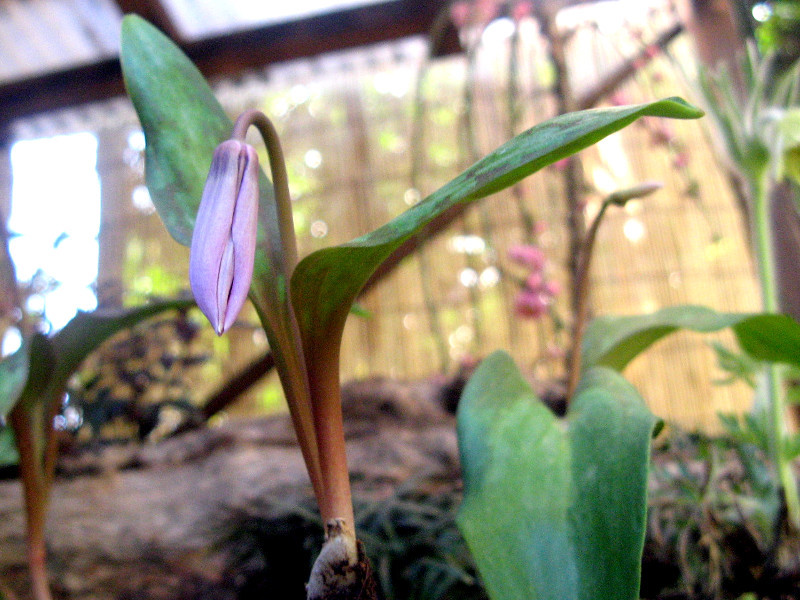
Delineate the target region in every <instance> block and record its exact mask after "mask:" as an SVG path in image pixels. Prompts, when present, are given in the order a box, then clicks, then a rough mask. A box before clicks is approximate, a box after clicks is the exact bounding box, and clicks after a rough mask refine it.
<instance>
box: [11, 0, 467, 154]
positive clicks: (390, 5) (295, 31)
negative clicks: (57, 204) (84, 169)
mask: <svg viewBox="0 0 800 600" xmlns="http://www.w3.org/2000/svg"><path fill="white" fill-rule="evenodd" d="M122 4H125V2H124V1H123V2H121V5H122ZM133 4H138V3H133ZM147 4H148V5H153V4H154V3H152V2H148V3H147ZM155 4H158V3H157V2H156V3H155ZM443 6H444V5H443V4H442V3H441V2H439V0H391V1H388V2H382V3H379V4H374V5H368V6H363V7H359V8H353V9H349V10H343V11H339V12H334V13H328V14H322V15H314V16H310V17H306V18H303V19H300V20H297V21H291V22H286V23H272V24H269V25H265V26H263V27H259V28H256V29H250V30H246V31H240V32H234V33H229V34H225V35H220V36H215V37H211V38H207V39H202V40H199V41H193V42H187V43H180V42H178V44H179V45H180V46H181V47H182V49H183V50H184V51H185V52H186V53H187V54H188V55H189V57H190V58H191V59H192V60H194V61H195V63H196V64H197V66H198V67H199V68H200V70H201V71H202V72H203V74H204V75H205V76H206V77H207V78H209V79H215V78H219V77H223V76H231V75H237V74H239V73H241V72H242V71H246V70H247V69H256V68H261V67H264V66H265V65H268V64H271V63H276V62H282V61H287V60H292V59H296V58H302V57H308V56H313V55H317V54H322V53H325V52H332V51H336V50H342V49H345V48H352V47H356V46H363V45H367V44H373V43H377V42H382V41H388V40H393V39H398V38H402V37H406V36H411V35H418V34H427V33H428V31H429V30H430V28H431V26H432V24H433V23H434V20H435V19H436V16H437V14H438V13H439V11H440V10H442V7H443ZM162 25H163V23H162ZM451 30H452V26H451ZM444 40H445V41H446V43H445V44H444V46H443V48H442V51H441V53H442V54H444V53H452V52H455V51H458V50H459V48H458V45H457V44H458V38H457V35H455V30H452V31H450V32H449V34H448V35H446V36H445V37H444ZM123 92H124V87H123V83H122V74H121V69H120V66H119V60H118V59H117V58H110V59H106V60H101V61H97V62H94V63H92V64H88V65H84V66H79V67H74V68H70V69H65V70H62V71H57V72H52V73H47V74H44V75H39V76H36V77H31V78H27V79H22V80H18V81H12V82H9V83H5V84H3V85H0V143H2V141H3V139H4V137H5V136H6V135H7V133H8V131H7V129H8V126H9V124H10V123H11V122H12V121H14V120H15V119H18V118H20V117H26V116H30V115H34V114H38V113H41V112H45V111H51V110H57V109H61V108H66V107H70V106H75V105H79V104H82V103H85V102H93V101H97V100H104V99H107V98H111V97H113V96H117V95H119V94H122V93H123Z"/></svg>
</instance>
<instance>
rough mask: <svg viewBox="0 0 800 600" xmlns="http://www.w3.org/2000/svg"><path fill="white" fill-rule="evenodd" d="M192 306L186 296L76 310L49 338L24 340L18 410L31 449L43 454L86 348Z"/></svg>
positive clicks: (91, 347)
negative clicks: (25, 354)
mask: <svg viewBox="0 0 800 600" xmlns="http://www.w3.org/2000/svg"><path fill="white" fill-rule="evenodd" d="M192 306H194V302H193V301H190V300H164V301H159V302H153V303H151V304H147V305H145V306H139V307H136V308H127V309H109V310H95V311H93V312H82V311H78V314H77V315H75V317H73V318H72V319H71V320H70V321H69V322H68V323H67V324H66V325H65V326H64V327H63V329H61V330H60V331H58V332H57V333H56V334H55V335H53V336H52V337H51V338H47V337H46V336H44V335H42V334H35V335H34V336H33V337H32V338H31V339H30V340H29V341H28V343H27V347H28V353H29V358H28V370H27V372H26V374H25V378H26V381H25V385H24V387H23V389H22V391H21V392H20V394H19V400H18V410H23V411H24V413H25V416H26V418H25V419H24V421H25V422H26V423H28V424H29V426H30V437H31V439H32V440H34V444H35V446H36V451H37V452H39V453H40V454H41V455H43V448H44V446H45V445H46V443H47V437H48V436H49V435H50V434H51V428H52V423H51V422H50V420H51V418H52V415H54V414H55V413H56V411H57V410H58V408H59V403H60V402H61V399H62V398H63V396H64V392H65V390H66V386H67V382H68V380H69V378H70V376H71V375H72V374H73V373H74V372H75V370H76V369H77V368H78V367H79V366H80V364H81V362H82V361H83V360H84V359H85V358H86V357H87V356H89V354H90V353H91V352H93V351H94V350H96V349H97V347H98V346H99V345H100V344H102V343H103V342H104V341H105V340H107V339H108V338H110V337H111V336H112V335H114V334H115V333H118V332H120V331H122V330H124V329H127V328H129V327H133V326H134V325H137V324H138V323H141V322H142V321H144V320H146V319H149V318H151V317H154V316H156V315H158V314H160V313H163V312H165V311H168V310H183V309H187V308H190V307H192ZM20 422H22V421H20Z"/></svg>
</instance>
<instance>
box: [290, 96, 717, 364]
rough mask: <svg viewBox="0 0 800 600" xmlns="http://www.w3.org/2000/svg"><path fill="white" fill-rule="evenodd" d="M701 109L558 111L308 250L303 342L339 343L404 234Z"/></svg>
mask: <svg viewBox="0 0 800 600" xmlns="http://www.w3.org/2000/svg"><path fill="white" fill-rule="evenodd" d="M702 114H703V113H702V111H700V110H698V109H697V108H695V107H693V106H691V105H689V104H687V103H686V102H684V101H683V100H681V99H679V98H670V99H666V100H660V101H657V102H652V103H649V104H642V105H637V106H627V107H616V108H608V109H594V110H587V111H582V112H576V113H570V114H566V115H561V116H558V117H556V118H554V119H551V120H549V121H546V122H544V123H541V124H539V125H537V126H535V127H533V128H532V129H529V130H528V131H526V132H524V133H522V134H520V135H519V136H517V137H515V138H514V139H512V140H511V141H509V142H507V143H506V144H504V145H502V146H501V147H500V148H498V149H497V150H495V151H494V152H492V153H491V154H489V155H488V156H486V157H485V158H483V159H482V160H480V161H478V162H477V163H476V164H474V165H473V166H472V167H470V168H469V169H467V170H466V171H465V172H463V173H462V174H461V175H459V176H458V177H456V178H455V179H453V180H452V181H451V182H450V183H448V184H446V185H445V186H443V187H442V188H440V189H439V190H437V191H436V192H434V193H433V194H431V195H430V196H428V197H427V198H425V199H424V200H423V201H422V202H420V203H419V204H417V205H415V206H413V207H412V208H411V209H409V210H408V211H406V212H405V213H403V214H402V215H400V216H399V217H397V218H395V219H394V220H392V221H391V222H389V223H387V224H386V225H384V226H383V227H380V228H379V229H377V230H375V231H373V232H371V233H368V234H366V235H364V236H362V237H360V238H358V239H355V240H353V241H351V242H349V243H346V244H343V245H341V246H336V247H333V248H325V249H322V250H318V251H316V252H314V253H313V254H311V255H309V256H307V257H306V258H305V259H303V260H302V261H301V262H300V264H299V265H298V266H297V268H296V269H295V272H294V274H293V275H292V301H293V303H294V307H295V313H296V314H297V318H298V321H299V325H300V330H301V333H302V336H303V348H304V349H305V350H306V352H309V353H311V352H314V351H316V350H320V349H324V347H325V346H326V345H331V344H336V345H338V343H339V340H340V339H341V333H342V330H343V328H344V323H345V320H346V318H347V314H348V311H349V310H350V306H351V305H352V303H353V301H354V300H355V298H356V296H357V295H358V293H359V291H360V290H361V288H362V287H363V286H364V284H365V283H366V282H367V280H368V279H369V277H370V275H372V273H373V272H374V271H375V269H376V268H377V267H378V266H379V265H380V264H381V263H382V262H383V261H385V260H386V259H388V258H389V257H390V256H391V255H392V253H393V252H395V251H397V250H399V249H400V248H401V247H402V244H403V242H404V241H405V240H406V239H408V238H410V237H411V236H413V235H414V234H415V233H416V232H418V231H420V230H421V229H422V228H423V227H424V226H425V225H427V224H428V223H430V222H431V221H432V220H433V219H434V218H436V217H437V216H438V215H440V214H442V213H443V212H445V211H447V210H448V209H450V208H451V207H453V206H455V205H456V204H459V203H466V202H472V201H475V200H478V199H480V198H484V197H486V196H488V195H490V194H493V193H495V192H498V191H500V190H502V189H504V188H507V187H509V186H511V185H513V184H514V183H516V182H518V181H520V180H521V179H523V178H525V177H527V176H528V175H530V174H531V173H534V172H536V171H538V170H539V169H541V168H543V167H545V166H547V165H549V164H551V163H554V162H556V161H558V160H560V159H562V158H564V157H566V156H569V155H571V154H574V153H576V152H578V151H579V150H582V149H584V148H586V147H587V146H590V145H592V144H594V143H595V142H597V141H599V140H601V139H602V138H604V137H606V136H608V135H610V134H612V133H614V132H615V131H618V130H620V129H622V128H623V127H626V126H627V125H630V124H631V123H633V122H634V121H635V120H636V119H638V118H640V117H643V116H661V117H672V118H679V119H691V118H697V117H700V116H702ZM320 351H324V350H320Z"/></svg>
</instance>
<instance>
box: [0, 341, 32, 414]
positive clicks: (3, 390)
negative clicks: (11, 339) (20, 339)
mask: <svg viewBox="0 0 800 600" xmlns="http://www.w3.org/2000/svg"><path fill="white" fill-rule="evenodd" d="M27 379H28V345H27V344H22V345H21V346H20V347H19V349H18V350H17V351H16V352H14V353H13V354H11V355H9V356H6V357H5V358H4V359H3V360H2V361H0V417H5V416H6V415H7V414H8V413H9V411H10V410H11V409H12V408H14V405H15V404H16V403H17V400H19V397H20V395H21V394H22V389H23V388H24V387H25V381H26V380H27Z"/></svg>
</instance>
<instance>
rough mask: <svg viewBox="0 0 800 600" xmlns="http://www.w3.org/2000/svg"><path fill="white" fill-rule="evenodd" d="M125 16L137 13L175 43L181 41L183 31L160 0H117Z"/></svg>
mask: <svg viewBox="0 0 800 600" xmlns="http://www.w3.org/2000/svg"><path fill="white" fill-rule="evenodd" d="M116 4H117V6H119V10H120V12H121V13H122V14H123V15H126V14H128V13H135V14H137V15H139V16H140V17H142V18H144V19H147V20H148V21H150V23H152V24H153V25H155V26H156V27H158V28H159V29H160V30H161V31H163V32H164V33H166V34H167V35H168V36H169V37H171V38H172V39H173V40H175V41H180V40H181V39H182V37H181V31H180V29H179V28H178V26H177V25H176V24H175V22H174V21H173V20H172V17H171V16H170V14H169V11H168V10H167V9H166V8H164V4H163V2H161V1H160V0H116Z"/></svg>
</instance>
